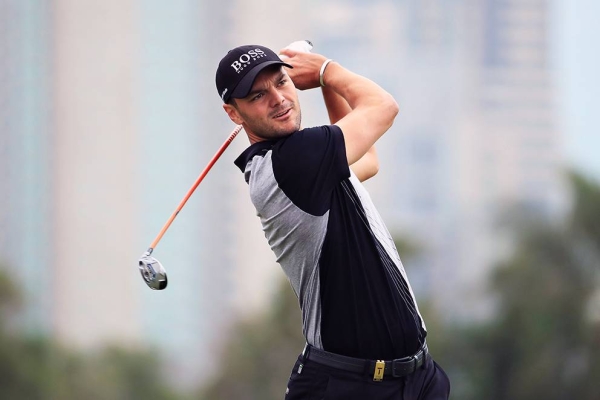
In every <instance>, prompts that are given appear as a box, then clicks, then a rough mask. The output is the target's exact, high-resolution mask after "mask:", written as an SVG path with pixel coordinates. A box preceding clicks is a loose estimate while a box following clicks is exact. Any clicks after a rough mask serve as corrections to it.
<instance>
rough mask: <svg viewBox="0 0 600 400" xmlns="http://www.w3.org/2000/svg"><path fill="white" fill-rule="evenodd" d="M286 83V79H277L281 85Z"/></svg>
mask: <svg viewBox="0 0 600 400" xmlns="http://www.w3.org/2000/svg"><path fill="white" fill-rule="evenodd" d="M286 83H287V79H282V80H280V81H279V86H283V85H285V84H286Z"/></svg>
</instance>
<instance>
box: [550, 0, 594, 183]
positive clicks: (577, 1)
mask: <svg viewBox="0 0 600 400" xmlns="http://www.w3.org/2000/svg"><path fill="white" fill-rule="evenodd" d="M555 5H556V7H555V14H554V16H555V18H556V21H557V23H556V25H555V26H556V31H555V32H554V34H555V38H556V39H555V41H554V43H555V45H556V46H557V48H556V50H557V51H556V55H557V58H556V64H557V72H558V74H557V79H558V94H559V96H558V98H559V102H560V105H561V109H562V110H563V113H564V114H563V116H562V121H563V126H562V128H563V130H564V141H565V147H566V156H567V159H568V162H569V163H570V164H571V165H572V166H573V167H575V168H576V169H577V170H579V171H582V172H584V173H585V174H586V175H589V176H590V177H593V178H595V180H597V181H600V154H598V153H599V152H600V79H599V76H598V75H599V71H600V51H598V49H599V48H600V44H599V39H600V29H599V23H598V15H600V2H599V1H597V0H561V1H556V2H555Z"/></svg>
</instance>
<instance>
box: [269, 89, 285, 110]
mask: <svg viewBox="0 0 600 400" xmlns="http://www.w3.org/2000/svg"><path fill="white" fill-rule="evenodd" d="M284 101H285V97H283V93H281V92H280V91H279V90H277V89H275V88H273V89H272V93H271V105H272V106H277V105H279V104H281V103H283V102H284Z"/></svg>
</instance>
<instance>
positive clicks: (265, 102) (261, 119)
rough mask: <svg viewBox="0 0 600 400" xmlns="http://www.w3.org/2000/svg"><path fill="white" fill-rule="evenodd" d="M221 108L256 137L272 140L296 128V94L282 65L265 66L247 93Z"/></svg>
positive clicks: (297, 105)
mask: <svg viewBox="0 0 600 400" xmlns="http://www.w3.org/2000/svg"><path fill="white" fill-rule="evenodd" d="M225 110H226V111H227V113H228V114H229V116H230V118H231V119H232V120H233V121H234V122H235V123H237V124H243V125H244V130H245V131H246V132H247V133H248V135H249V136H255V137H256V138H255V139H256V140H261V139H276V138H280V137H284V136H288V135H290V134H292V133H293V132H295V131H297V130H299V129H300V121H301V113H300V105H299V103H298V93H297V92H296V87H295V86H294V83H293V82H292V80H291V79H290V77H289V76H288V75H287V73H286V71H285V69H284V68H283V67H278V68H265V70H263V71H261V73H260V74H259V75H258V76H257V77H256V79H255V81H254V84H253V85H252V90H250V93H249V94H248V96H246V97H245V98H243V99H235V102H234V104H233V105H231V104H227V105H225Z"/></svg>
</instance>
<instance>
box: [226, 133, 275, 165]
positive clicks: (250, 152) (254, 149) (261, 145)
mask: <svg viewBox="0 0 600 400" xmlns="http://www.w3.org/2000/svg"><path fill="white" fill-rule="evenodd" d="M275 143H277V140H263V141H260V142H256V143H254V144H253V145H250V147H248V148H247V149H246V150H244V152H243V153H242V154H240V156H239V157H238V158H236V159H235V161H234V164H235V165H237V167H238V168H239V169H240V171H242V172H244V171H246V165H248V162H250V160H252V158H253V157H254V156H255V155H257V154H258V153H260V152H261V151H265V150H267V151H268V150H269V149H270V148H271V147H273V145H274V144H275Z"/></svg>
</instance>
